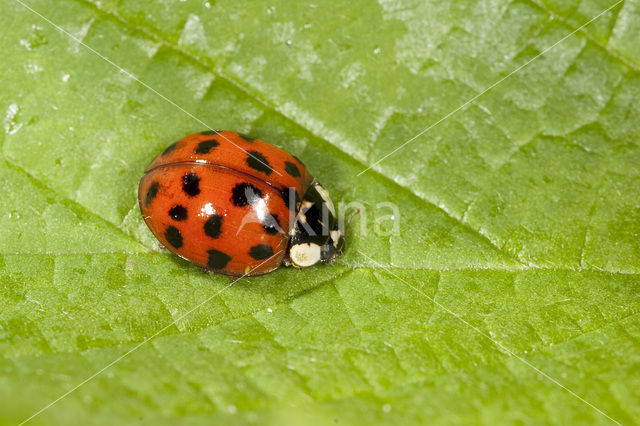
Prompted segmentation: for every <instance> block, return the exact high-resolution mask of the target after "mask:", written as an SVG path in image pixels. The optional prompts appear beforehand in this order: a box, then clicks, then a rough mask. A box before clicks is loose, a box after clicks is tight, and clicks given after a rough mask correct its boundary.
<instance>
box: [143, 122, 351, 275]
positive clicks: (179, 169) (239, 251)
mask: <svg viewBox="0 0 640 426" xmlns="http://www.w3.org/2000/svg"><path fill="white" fill-rule="evenodd" d="M138 203H139V205H140V211H141V212H142V216H143V217H144V221H145V222H146V224H147V226H148V227H149V229H150V230H151V232H153V234H154V235H155V236H156V238H158V240H159V241H160V242H161V243H162V244H163V245H164V246H165V247H167V248H168V249H169V250H171V251H172V252H173V253H175V254H177V255H178V256H180V257H182V258H184V259H186V260H189V261H191V262H193V263H195V264H196V265H199V266H200V267H202V268H204V269H207V270H211V271H214V272H219V273H223V274H227V275H232V276H236V277H237V276H245V275H261V274H266V273H268V272H271V271H273V270H274V269H276V268H278V267H279V266H280V265H282V264H284V265H287V266H288V265H293V266H295V267H298V268H306V267H309V266H312V265H315V264H317V263H329V262H331V261H332V260H333V259H335V258H336V257H338V256H340V255H341V254H342V251H343V250H344V230H343V228H342V226H341V224H340V222H339V221H338V219H337V217H336V210H335V207H334V205H333V202H332V201H331V198H330V197H329V193H328V192H327V190H326V189H324V188H323V187H322V185H320V184H319V183H318V182H317V181H316V180H314V178H313V176H312V175H311V174H310V173H309V171H308V170H307V168H306V167H305V165H304V164H303V163H302V162H301V161H300V160H298V159H297V158H296V157H295V156H293V155H291V154H289V153H287V152H285V151H283V150H282V149H280V148H277V147H276V146H274V145H271V144H269V143H267V142H265V141H263V140H260V139H253V138H250V137H247V136H245V135H242V134H240V133H237V132H232V131H205V132H200V133H195V134H192V135H190V136H187V137H185V138H182V139H180V140H179V141H177V142H175V143H173V144H171V145H169V147H167V148H166V149H165V150H164V152H162V153H161V154H160V155H159V156H158V157H157V158H156V159H155V160H153V161H152V162H151V164H149V166H148V167H147V169H146V171H145V173H144V176H143V177H142V179H141V180H140V185H139V187H138Z"/></svg>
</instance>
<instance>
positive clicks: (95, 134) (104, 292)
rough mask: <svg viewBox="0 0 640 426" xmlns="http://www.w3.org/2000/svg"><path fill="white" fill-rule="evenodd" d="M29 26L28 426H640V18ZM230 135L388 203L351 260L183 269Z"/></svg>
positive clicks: (20, 340)
mask: <svg viewBox="0 0 640 426" xmlns="http://www.w3.org/2000/svg"><path fill="white" fill-rule="evenodd" d="M1 4H2V6H1V7H2V10H3V13H2V14H0V27H1V29H0V33H1V34H2V37H1V38H0V40H1V42H0V43H1V46H2V47H3V58H4V66H3V67H2V71H0V83H1V86H2V90H1V91H0V116H2V117H3V131H2V132H0V144H1V147H2V155H1V158H0V183H1V184H2V188H3V189H4V196H3V197H2V198H1V199H0V236H1V238H0V305H1V307H2V309H1V310H0V348H1V350H2V363H0V396H1V398H0V421H1V422H2V423H6V424H15V423H19V422H21V421H23V420H25V419H27V418H29V417H30V416H32V415H34V414H35V413H37V412H39V410H41V409H43V408H45V407H47V405H48V404H50V403H51V402H53V401H56V400H57V399H58V398H59V397H61V396H63V395H65V393H67V392H68V391H70V390H73V391H72V392H71V393H69V394H68V395H65V396H64V397H63V398H62V399H60V400H59V401H57V402H56V403H55V404H53V405H51V406H50V407H48V408H47V409H45V410H44V411H42V412H41V413H39V414H38V415H37V416H36V417H35V418H34V419H33V420H32V422H33V423H40V424H51V423H71V424H77V423H82V424H105V423H118V422H121V423H127V424H129V423H140V422H142V423H147V424H175V423H183V424H211V423H212V422H213V423H215V422H220V423H222V422H225V423H231V424H254V423H255V424H283V423H284V424H363V423H367V422H369V423H370V422H376V423H382V424H387V423H388V424H394V423H398V424H413V423H416V424H425V423H431V422H437V423H445V424H461V423H462V424H466V423H476V424H477V423H479V424H496V423H509V424H511V423H514V424H515V423H557V424H567V423H602V424H608V423H611V422H612V421H614V420H615V421H617V422H620V423H625V424H631V423H638V422H639V420H638V419H640V408H639V407H640V392H639V391H638V389H640V373H639V372H640V368H639V366H640V321H639V316H638V313H639V312H640V291H639V289H640V198H639V197H638V194H639V193H640V166H639V165H640V136H639V135H640V103H638V99H640V50H638V46H639V45H638V43H637V40H638V38H639V36H640V26H639V25H638V22H640V19H639V18H640V1H638V0H625V1H624V2H622V3H620V4H618V5H617V6H615V7H613V8H612V9H611V10H610V11H608V12H607V13H605V14H603V15H602V16H601V17H600V18H598V19H597V20H595V21H594V22H592V23H591V24H589V25H588V26H586V27H584V28H581V26H582V25H583V24H584V23H585V22H588V21H589V20H590V19H591V18H593V17H594V16H596V15H598V14H599V13H601V12H602V11H603V10H606V9H607V8H609V7H611V6H613V5H614V4H615V2H614V1H613V0H594V1H591V2H581V1H577V0H576V1H574V0H567V1H547V0H524V1H512V2H508V1H484V0H481V1H477V2H438V1H427V2H425V1H416V0H393V1H391V0H380V1H379V2H378V3H375V2H370V1H360V0H356V1H352V2H340V1H333V2H316V3H313V2H311V3H308V2H298V1H296V2H293V1H281V2H249V1H241V2H238V1H235V2H231V1H204V2H202V1H195V0H194V1H191V0H188V1H184V2H182V1H181V2H173V1H168V0H155V1H153V2H134V1H116V0H106V1H105V0H102V1H93V0H91V1H85V0H60V1H56V2H55V5H54V4H53V2H50V1H45V0H29V1H28V2H27V1H26V0H25V2H24V3H23V0H1ZM39 14H40V15H39ZM52 24H55V25H59V26H60V28H56V27H55V26H54V25H52ZM60 30H63V31H64V32H67V33H68V34H65V33H64V32H63V31H60ZM572 32H575V34H573V35H571V36H570V37H568V38H566V39H565V40H563V41H562V42H560V43H559V44H557V45H556V46H555V47H553V48H552V49H550V50H547V49H548V48H549V47H550V46H553V45H554V43H556V42H558V41H559V40H561V39H563V38H564V37H566V36H567V35H569V34H571V33H572ZM70 36H72V37H73V38H76V39H78V40H81V41H82V43H84V44H85V45H86V46H85V45H81V44H79V43H78V42H77V41H74V39H73V38H72V37H70ZM87 46H88V47H90V49H93V50H90V49H89V48H88V47H87ZM543 52H544V54H542V55H540V54H541V53H543ZM100 55H102V56H103V57H101V56H100ZM538 55H540V56H539V57H538ZM530 60H532V61H531V63H529V64H527V62H528V61H530ZM525 64H527V65H526V66H524V67H523V68H522V69H520V70H518V68H519V67H521V66H523V65H525ZM114 65H117V66H120V67H122V68H124V69H125V70H126V72H123V71H121V70H119V69H118V68H117V67H116V66H114ZM514 70H518V71H517V72H515V73H513V74H512V75H510V73H512V72H513V71H514ZM133 76H135V77H136V78H138V79H139V80H140V81H141V82H143V84H141V83H140V82H138V81H136V79H135V78H133ZM505 77H507V78H506V79H505V80H504V81H501V79H503V78H505ZM499 81H501V82H500V83H499V84H497V85H495V86H493V85H494V84H495V83H496V82H499ZM490 87H491V89H490V90H488V91H486V93H483V92H484V91H485V90H486V89H487V88H490ZM479 94H482V95H481V96H479V97H478V96H477V95H479ZM472 99H473V101H472V102H468V101H469V100H472ZM463 105H464V107H462V108H460V107H461V106H463ZM454 111H455V112H454ZM452 112H453V113H452ZM443 117H446V118H445V119H444V120H442V121H440V120H441V119H442V118H443ZM203 123H205V124H206V126H210V127H212V128H222V129H233V130H238V131H241V132H244V133H249V134H251V135H254V136H258V137H260V138H263V139H265V140H268V141H272V142H274V143H276V144H278V145H280V146H282V147H284V148H285V149H287V150H288V151H290V152H292V153H294V154H296V155H297V156H298V157H300V158H301V159H302V160H303V161H304V162H305V163H306V164H308V165H309V167H310V169H311V170H312V172H313V173H314V175H315V176H316V177H317V179H318V180H319V181H321V182H322V183H323V184H324V185H325V186H326V187H327V188H328V189H329V190H330V191H331V193H332V196H333V198H334V200H336V201H341V202H342V203H343V207H344V206H346V205H347V204H349V203H351V204H350V205H351V207H354V206H356V205H360V206H361V207H362V208H363V209H362V213H361V214H360V215H359V216H358V217H356V219H355V221H354V223H353V224H352V226H351V228H350V229H349V232H348V236H347V251H346V253H345V254H344V256H343V257H341V258H339V259H338V261H336V262H335V263H333V264H331V265H329V266H319V267H314V268H312V269H309V270H303V271H302V270H295V269H292V268H280V269H279V270H277V271H276V272H274V273H271V274H269V275H267V276H263V277H257V278H247V279H242V280H239V281H237V282H236V283H233V284H232V285H230V284H231V283H230V281H229V278H228V277H224V276H219V275H211V274H206V273H204V272H203V271H201V270H199V269H198V268H196V267H194V266H193V265H190V264H188V263H187V262H185V261H183V260H181V259H178V258H176V257H175V256H173V255H170V254H169V253H168V252H166V251H165V250H163V249H162V248H161V247H160V246H159V245H158V243H157V241H156V240H155V239H154V238H153V236H152V235H151V234H150V232H149V231H148V230H147V228H146V226H145V225H144V222H143V221H142V218H141V217H140V214H139V211H138V207H137V200H136V187H137V183H138V181H139V178H140V176H141V173H142V171H143V170H144V167H145V166H146V165H147V164H148V163H149V162H150V161H151V160H152V159H153V157H154V156H155V155H157V153H158V152H161V150H162V149H163V148H164V147H165V146H167V145H168V144H169V143H171V142H173V141H174V140H176V139H178V138H180V137H182V136H185V135H187V134H189V133H192V132H195V131H199V130H203V127H204V125H203ZM434 123H438V124H437V125H435V126H432V125H433V124H434ZM425 129H429V130H428V131H426V132H424V134H422V135H421V136H419V137H418V138H416V139H415V140H413V141H412V142H410V143H408V144H406V146H404V147H403V148H401V149H399V150H398V151H397V152H395V153H394V154H393V155H391V156H389V157H388V158H386V159H384V160H383V161H380V162H379V160H380V159H381V158H383V157H384V156H386V155H387V154H389V153H390V152H391V151H393V150H394V149H395V148H397V147H400V146H402V145H403V144H404V143H405V142H406V141H408V140H409V139H411V138H413V137H414V136H415V135H417V134H418V133H420V132H422V131H423V130H425ZM369 166H373V168H372V169H370V170H367V171H366V172H365V173H363V174H361V175H359V173H360V172H362V171H363V170H365V169H367V168H368V167H369ZM391 205H395V206H397V211H394V210H393V209H392V207H391ZM392 216H393V218H391V217H392ZM394 227H396V229H394ZM392 231H395V232H392ZM123 356H124V357H123ZM114 361H117V362H115V363H114ZM105 367H108V368H106V369H105V370H103V369H104V368H105ZM96 373H99V374H97V375H96ZM89 378H90V380H88V381H86V380H87V379H89ZM85 381H86V382H85ZM78 385H81V386H79V387H78V388H77V389H76V386H78Z"/></svg>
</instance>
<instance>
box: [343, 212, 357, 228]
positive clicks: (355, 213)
mask: <svg viewBox="0 0 640 426" xmlns="http://www.w3.org/2000/svg"><path fill="white" fill-rule="evenodd" d="M358 213H360V209H356V211H354V212H353V213H351V216H349V219H347V224H346V225H345V226H344V232H345V234H346V233H347V229H348V228H349V225H350V224H351V221H352V220H353V218H354V217H356V215H357V214H358Z"/></svg>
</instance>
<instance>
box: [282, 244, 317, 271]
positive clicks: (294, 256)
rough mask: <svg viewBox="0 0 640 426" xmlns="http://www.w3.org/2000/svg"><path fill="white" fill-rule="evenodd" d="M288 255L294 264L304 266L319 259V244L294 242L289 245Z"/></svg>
mask: <svg viewBox="0 0 640 426" xmlns="http://www.w3.org/2000/svg"><path fill="white" fill-rule="evenodd" d="M289 256H290V257H291V261H292V262H293V264H294V265H296V266H299V267H301V268H306V267H307V266H311V265H315V264H316V263H318V262H319V261H320V246H319V245H317V244H313V243H304V244H296V245H293V246H291V249H290V250H289Z"/></svg>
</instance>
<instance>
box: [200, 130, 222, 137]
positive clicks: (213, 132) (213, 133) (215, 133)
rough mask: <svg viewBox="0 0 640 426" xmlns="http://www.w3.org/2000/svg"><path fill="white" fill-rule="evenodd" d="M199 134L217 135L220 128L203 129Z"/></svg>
mask: <svg viewBox="0 0 640 426" xmlns="http://www.w3.org/2000/svg"><path fill="white" fill-rule="evenodd" d="M200 134H201V135H205V136H211V135H219V134H220V130H205V131H204V132H200Z"/></svg>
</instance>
